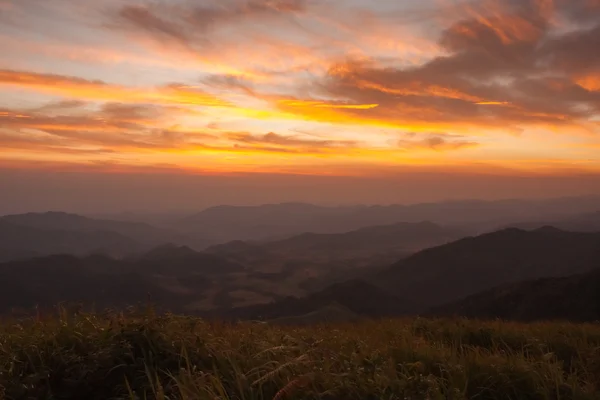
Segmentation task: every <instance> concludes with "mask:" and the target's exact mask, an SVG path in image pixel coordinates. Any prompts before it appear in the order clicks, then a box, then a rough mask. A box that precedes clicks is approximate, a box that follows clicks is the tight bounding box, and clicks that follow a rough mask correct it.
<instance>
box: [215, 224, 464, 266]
mask: <svg viewBox="0 0 600 400" xmlns="http://www.w3.org/2000/svg"><path fill="white" fill-rule="evenodd" d="M461 236H463V234H462V232H461V231H459V230H457V229H451V228H445V227H441V226H439V225H436V224H434V223H431V222H418V223H405V222H403V223H396V224H393V225H383V226H374V227H367V228H362V229H358V230H355V231H351V232H346V233H331V234H323V233H303V234H300V235H296V236H292V237H290V238H287V239H283V240H276V241H271V242H265V243H257V242H251V243H247V242H242V241H234V242H230V243H226V244H223V245H217V246H213V247H210V248H208V249H207V251H208V252H211V253H215V254H221V255H227V256H230V257H237V258H240V259H244V260H246V261H248V260H252V259H257V260H262V259H264V258H268V257H286V258H294V259H306V258H312V259H321V260H327V261H334V260H351V259H356V258H361V257H371V256H373V255H380V254H392V255H398V254H402V255H406V254H410V253H414V252H415V251H417V250H421V249H424V248H427V247H431V246H435V245H439V244H443V243H447V242H450V241H452V240H456V239H457V238H459V237H461Z"/></svg>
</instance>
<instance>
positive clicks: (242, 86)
mask: <svg viewBox="0 0 600 400" xmlns="http://www.w3.org/2000/svg"><path fill="white" fill-rule="evenodd" d="M203 83H205V84H206V85H209V86H211V87H215V88H218V89H225V90H241V91H242V92H244V93H247V94H249V95H251V96H253V95H255V92H254V85H253V83H252V81H251V80H249V79H247V78H244V77H243V76H239V75H231V74H221V75H219V74H214V75H210V76H209V77H207V78H205V79H203Z"/></svg>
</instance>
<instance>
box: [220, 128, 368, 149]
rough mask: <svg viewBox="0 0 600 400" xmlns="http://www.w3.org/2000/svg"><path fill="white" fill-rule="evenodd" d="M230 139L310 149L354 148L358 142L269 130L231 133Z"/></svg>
mask: <svg viewBox="0 0 600 400" xmlns="http://www.w3.org/2000/svg"><path fill="white" fill-rule="evenodd" d="M227 138H228V139H229V140H232V141H234V142H241V143H248V144H267V145H277V146H289V147H299V148H304V149H306V148H310V149H332V148H352V147H356V145H357V143H356V142H353V141H347V140H314V139H306V138H299V137H290V136H283V135H279V134H277V133H273V132H269V133H267V134H264V135H252V134H250V133H238V132H236V133H230V134H228V135H227Z"/></svg>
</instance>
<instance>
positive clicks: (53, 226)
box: [0, 211, 172, 244]
mask: <svg viewBox="0 0 600 400" xmlns="http://www.w3.org/2000/svg"><path fill="white" fill-rule="evenodd" d="M0 221H5V222H9V223H12V224H14V225H20V226H26V227H30V228H37V229H45V230H63V231H73V232H95V231H111V232H116V233H119V234H121V235H123V236H127V237H130V238H132V239H134V240H136V241H138V242H145V243H153V244H159V243H161V242H162V241H163V240H164V238H165V237H168V236H169V235H171V234H172V232H168V231H166V230H164V229H161V228H156V227H153V226H151V225H148V224H145V223H140V222H126V221H113V220H102V219H92V218H88V217H83V216H81V215H77V214H69V213H65V212H58V211H49V212H45V213H27V214H15V215H6V216H3V217H0Z"/></svg>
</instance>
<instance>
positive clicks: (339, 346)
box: [0, 311, 600, 400]
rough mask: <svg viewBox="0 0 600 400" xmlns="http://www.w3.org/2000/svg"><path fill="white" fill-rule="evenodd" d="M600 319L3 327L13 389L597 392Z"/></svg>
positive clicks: (413, 394) (241, 394) (113, 394)
mask: <svg viewBox="0 0 600 400" xmlns="http://www.w3.org/2000/svg"><path fill="white" fill-rule="evenodd" d="M598 391H600V326H598V325H593V324H587V325H573V324H563V323H538V324H531V325H521V324H514V323H503V322H485V323H482V322H476V321H467V320H425V319H406V320H385V321H364V322H361V323H357V324H352V325H350V324H348V325H331V326H328V325H321V326H313V327H297V328H296V327H278V326H271V325H267V324H253V323H243V324H236V325H229V324H221V323H209V322H206V321H202V320H199V319H196V318H192V317H184V316H172V315H169V316H157V315H154V314H153V313H152V312H148V313H144V315H140V314H134V313H131V314H127V315H123V314H105V315H98V314H96V315H88V314H79V315H69V314H68V313H67V312H64V311H63V312H61V313H60V315H58V316H56V317H49V318H46V319H44V320H42V319H41V318H37V319H32V320H27V321H20V322H17V321H8V322H4V323H3V324H2V327H0V398H2V396H4V398H7V399H114V398H117V399H155V398H156V399H188V400H192V399H243V400H250V399H340V400H342V399H361V400H362V399H467V398H469V399H470V398H474V399H510V398H512V399H597V398H599V395H598Z"/></svg>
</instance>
